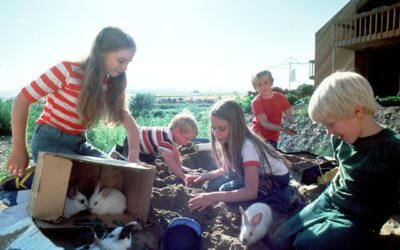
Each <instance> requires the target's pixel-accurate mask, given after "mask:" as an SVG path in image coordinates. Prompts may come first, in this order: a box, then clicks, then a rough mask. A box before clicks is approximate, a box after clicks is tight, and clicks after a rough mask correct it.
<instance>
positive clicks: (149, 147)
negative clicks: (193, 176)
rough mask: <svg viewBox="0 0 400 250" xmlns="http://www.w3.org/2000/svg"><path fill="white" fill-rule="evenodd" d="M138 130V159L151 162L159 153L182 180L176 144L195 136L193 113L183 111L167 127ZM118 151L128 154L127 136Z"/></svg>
mask: <svg viewBox="0 0 400 250" xmlns="http://www.w3.org/2000/svg"><path fill="white" fill-rule="evenodd" d="M139 130H140V151H139V159H140V161H142V162H146V163H153V162H154V160H155V159H156V156H157V154H158V153H161V155H162V157H163V159H164V161H165V163H166V165H167V166H168V169H169V170H170V171H171V172H172V173H174V174H175V175H176V176H178V177H179V178H180V179H181V180H182V181H183V180H184V179H185V177H186V175H185V174H184V172H183V170H182V166H181V161H180V155H179V151H178V149H177V147H176V145H186V144H188V143H189V142H190V141H191V140H192V139H193V138H195V137H196V136H197V133H198V128H197V122H196V119H195V118H194V116H193V114H192V113H191V112H188V111H183V112H181V113H179V114H177V115H176V116H175V117H174V118H172V120H171V122H170V124H169V125H168V127H140V128H139ZM120 151H121V152H120V153H121V154H122V155H123V156H127V155H128V152H129V147H128V141H127V138H125V140H124V147H123V148H122V150H120Z"/></svg>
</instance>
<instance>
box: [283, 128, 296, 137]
mask: <svg viewBox="0 0 400 250" xmlns="http://www.w3.org/2000/svg"><path fill="white" fill-rule="evenodd" d="M282 132H283V133H285V134H287V135H295V134H297V132H296V130H294V129H291V128H282Z"/></svg>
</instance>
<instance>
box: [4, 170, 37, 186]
mask: <svg viewBox="0 0 400 250" xmlns="http://www.w3.org/2000/svg"><path fill="white" fill-rule="evenodd" d="M35 169H36V167H35V166H33V167H30V168H28V169H26V170H25V172H24V175H23V176H17V177H15V176H10V177H8V178H6V179H4V180H3V181H2V183H0V190H1V191H18V190H25V189H31V187H32V182H33V177H34V175H35Z"/></svg>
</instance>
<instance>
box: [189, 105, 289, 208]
mask: <svg viewBox="0 0 400 250" xmlns="http://www.w3.org/2000/svg"><path fill="white" fill-rule="evenodd" d="M210 121H211V144H212V155H213V158H214V160H215V162H216V164H217V165H218V168H217V169H216V170H213V171H210V172H208V173H203V174H201V175H200V176H195V175H189V176H188V177H186V179H185V184H186V185H187V186H192V185H194V184H197V183H199V184H201V183H203V182H205V181H209V183H208V189H209V190H210V191H212V192H210V193H200V194H196V195H194V196H193V197H192V198H191V199H190V200H189V204H188V206H189V208H190V209H193V210H198V211H202V210H204V209H205V208H206V207H208V206H209V205H211V204H212V203H214V202H218V201H222V202H245V201H246V202H250V201H251V202H255V201H262V202H266V203H269V204H273V205H274V204H275V205H277V208H278V209H280V210H282V211H283V212H287V210H288V207H289V203H290V196H291V190H290V189H289V171H288V168H287V165H286V162H285V160H284V159H283V158H282V157H281V156H280V155H279V153H278V152H277V151H276V150H275V149H273V148H272V146H270V145H269V144H267V143H265V142H264V141H262V140H261V139H260V138H259V137H258V136H257V135H256V134H254V133H253V132H251V131H250V130H249V129H248V127H247V125H246V122H245V116H244V113H243V110H242V108H241V107H240V105H239V104H237V103H236V102H235V101H233V100H221V101H219V102H217V103H216V104H214V106H213V107H212V108H211V111H210Z"/></svg>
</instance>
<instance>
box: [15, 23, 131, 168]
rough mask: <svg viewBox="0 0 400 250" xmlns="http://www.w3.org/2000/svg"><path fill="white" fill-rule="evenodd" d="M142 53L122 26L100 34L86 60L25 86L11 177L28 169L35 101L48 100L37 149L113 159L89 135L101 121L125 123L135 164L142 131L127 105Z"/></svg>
mask: <svg viewBox="0 0 400 250" xmlns="http://www.w3.org/2000/svg"><path fill="white" fill-rule="evenodd" d="M135 52H136V45H135V42H134V40H133V39H132V37H131V36H129V35H128V34H127V33H125V32H124V31H122V30H121V29H119V28H116V27H106V28H104V29H103V30H101V31H100V33H99V34H98V35H97V37H96V39H95V41H94V43H93V46H92V50H91V53H90V55H89V56H88V57H87V58H86V59H85V60H83V61H81V62H65V61H64V62H60V63H58V64H57V65H55V66H54V67H52V68H51V69H49V70H48V71H47V72H45V73H44V74H42V75H41V76H40V77H39V78H38V79H37V80H35V81H33V82H32V83H31V84H30V85H28V86H26V87H24V88H23V89H22V90H21V92H20V93H19V94H18V95H17V97H16V98H15V100H14V103H13V107H12V112H11V127H12V136H13V142H12V151H11V155H10V158H9V160H8V163H7V168H8V170H9V171H10V173H11V174H13V175H15V176H22V175H23V172H24V170H25V168H26V167H27V166H28V161H29V155H28V151H27V145H26V131H25V130H26V124H27V119H28V116H29V107H30V104H31V103H34V102H36V101H38V100H39V99H41V98H43V97H46V96H47V99H46V104H45V106H44V109H43V112H42V114H41V115H40V117H39V118H38V119H37V120H36V127H35V130H34V133H33V135H32V142H31V151H32V158H33V161H34V162H36V161H37V157H38V152H39V151H47V152H56V153H66V154H77V155H87V156H96V157H104V158H105V157H107V155H106V154H105V153H103V152H101V151H100V150H98V149H96V148H94V147H93V146H92V145H90V144H89V143H88V142H87V137H86V131H87V129H88V128H90V127H92V126H93V125H95V124H96V123H97V122H99V121H100V120H103V121H105V122H106V123H108V124H112V125H116V124H123V126H124V127H125V128H126V130H127V134H128V142H129V156H128V159H129V160H130V161H137V160H138V157H139V130H138V127H137V124H136V122H135V120H134V119H133V117H132V116H131V115H130V113H129V111H128V109H127V108H126V106H125V88H126V85H127V80H126V73H125V71H126V70H127V67H128V64H129V63H130V62H131V61H132V58H133V56H134V55H135Z"/></svg>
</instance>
